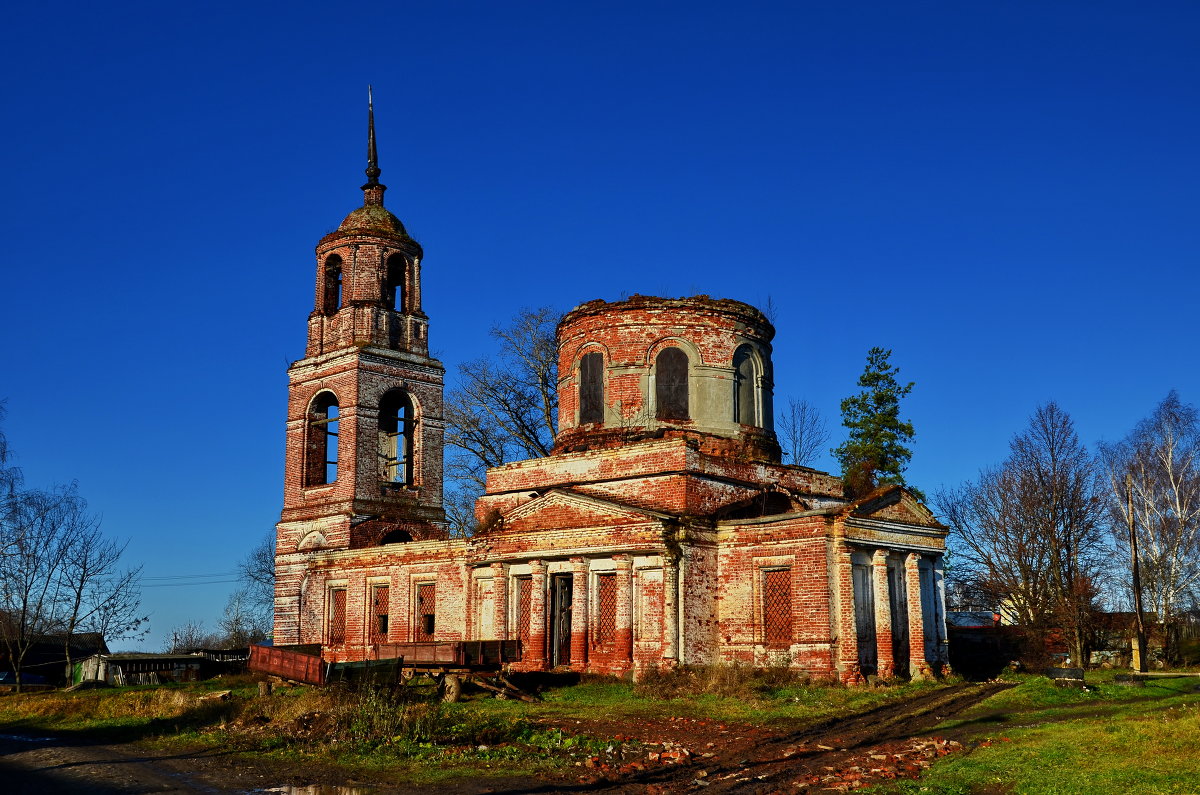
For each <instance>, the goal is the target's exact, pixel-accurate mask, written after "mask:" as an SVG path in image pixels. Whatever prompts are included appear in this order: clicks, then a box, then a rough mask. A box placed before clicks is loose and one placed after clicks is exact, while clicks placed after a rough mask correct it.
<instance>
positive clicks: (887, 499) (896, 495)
mask: <svg viewBox="0 0 1200 795" xmlns="http://www.w3.org/2000/svg"><path fill="white" fill-rule="evenodd" d="M850 515H851V516H856V517H860V518H864V519H867V518H869V519H881V520H884V521H889V522H902V523H904V524H914V525H921V526H923V527H941V526H942V524H941V523H940V522H939V521H938V520H937V519H936V518H935V517H934V515H933V512H932V511H930V510H929V509H928V508H926V507H925V505H924V504H923V503H922V502H921V501H920V500H918V499H917V498H916V497H915V496H913V494H912V493H910V492H909V491H908V489H905V488H904V487H902V486H890V487H888V488H886V489H883V490H877V491H875V492H874V493H872V494H870V495H868V496H867V497H865V498H864V499H862V500H861V501H859V502H857V503H855V504H854V505H853V506H852V507H851V509H850Z"/></svg>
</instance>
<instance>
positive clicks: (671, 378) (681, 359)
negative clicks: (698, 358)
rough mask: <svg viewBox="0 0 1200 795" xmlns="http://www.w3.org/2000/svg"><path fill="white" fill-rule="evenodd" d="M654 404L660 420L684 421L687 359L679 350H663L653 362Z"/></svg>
mask: <svg viewBox="0 0 1200 795" xmlns="http://www.w3.org/2000/svg"><path fill="white" fill-rule="evenodd" d="M654 383H655V393H654V397H655V403H656V404H657V406H658V411H657V414H658V418H659V419H660V420H686V419H689V418H690V416H691V415H689V414H688V358H687V354H686V353H684V352H683V351H681V350H680V349H679V348H663V349H662V351H661V352H660V353H659V354H658V357H657V358H655V360H654Z"/></svg>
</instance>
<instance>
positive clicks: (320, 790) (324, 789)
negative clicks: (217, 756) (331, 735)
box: [250, 784, 375, 795]
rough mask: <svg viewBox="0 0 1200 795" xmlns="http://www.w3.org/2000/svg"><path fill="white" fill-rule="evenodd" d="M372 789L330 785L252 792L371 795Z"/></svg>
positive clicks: (275, 788) (301, 794)
mask: <svg viewBox="0 0 1200 795" xmlns="http://www.w3.org/2000/svg"><path fill="white" fill-rule="evenodd" d="M374 791H375V790H373V789H372V788H371V787H341V786H337V785H330V784H313V785H311V786H308V787H264V788H262V789H255V790H250V792H252V793H255V795H257V793H260V792H261V793H268V792H278V793H281V795H371V793H373V792H374Z"/></svg>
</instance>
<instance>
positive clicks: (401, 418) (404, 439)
mask: <svg viewBox="0 0 1200 795" xmlns="http://www.w3.org/2000/svg"><path fill="white" fill-rule="evenodd" d="M415 430H416V421H415V420H414V418H413V404H412V399H411V398H409V396H408V393H406V392H405V391H404V390H402V389H393V390H391V391H389V392H388V393H387V394H385V395H384V396H383V399H382V400H380V401H379V455H380V458H381V459H382V464H383V480H384V482H385V483H390V484H397V485H402V486H413V485H415V484H414V482H413V458H414V456H413V439H414V436H415V433H414V431H415Z"/></svg>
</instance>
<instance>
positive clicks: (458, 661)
mask: <svg viewBox="0 0 1200 795" xmlns="http://www.w3.org/2000/svg"><path fill="white" fill-rule="evenodd" d="M371 649H372V657H371V658H369V659H365V660H356V661H353V662H326V661H325V660H324V659H323V658H322V657H321V647H320V646H319V645H313V644H309V645H303V646H251V647H250V661H249V663H248V664H247V667H248V668H249V669H250V670H251V671H258V672H259V673H265V674H269V675H271V676H278V677H279V678H281V679H288V680H291V681H296V682H304V683H305V684H311V685H326V684H330V683H333V682H339V681H355V680H362V679H367V680H370V681H372V682H376V683H384V682H392V683H397V684H406V683H408V682H410V681H412V680H413V679H415V678H417V677H422V676H424V677H429V678H431V679H433V680H434V682H436V684H437V687H438V691H439V692H440V693H441V694H442V697H443V698H444V699H445V700H446V701H457V700H458V697H459V695H460V694H461V693H462V685H463V682H464V681H471V682H474V683H475V684H476V685H478V686H480V687H482V688H484V689H486V690H492V691H494V692H497V693H503V694H505V695H507V696H511V697H514V698H526V699H527V698H530V697H529V696H528V694H526V693H524V692H523V691H521V690H520V689H519V688H517V687H514V686H513V685H512V684H511V683H510V682H509V681H508V680H507V679H506V678H505V677H504V671H505V669H506V668H507V666H508V665H509V664H510V663H514V662H520V660H521V642H520V641H517V640H473V641H432V642H424V643H389V644H379V645H376V646H372V647H371ZM489 679H496V680H497V681H498V682H499V683H500V685H499V686H497V685H496V684H494V683H492V682H489V681H487V680H489Z"/></svg>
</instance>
